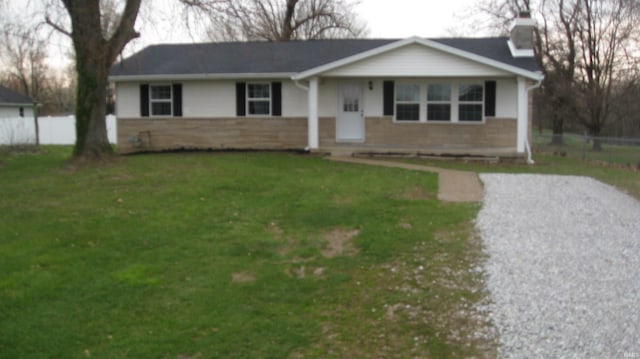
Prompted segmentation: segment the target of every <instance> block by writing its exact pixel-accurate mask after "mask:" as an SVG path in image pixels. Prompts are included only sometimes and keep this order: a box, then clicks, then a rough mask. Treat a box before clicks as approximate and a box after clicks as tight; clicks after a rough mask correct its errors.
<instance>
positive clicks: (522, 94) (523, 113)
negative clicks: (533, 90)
mask: <svg viewBox="0 0 640 359" xmlns="http://www.w3.org/2000/svg"><path fill="white" fill-rule="evenodd" d="M528 124H529V93H528V91H527V81H526V80H525V78H524V77H518V137H517V138H518V139H517V143H516V151H517V152H518V153H524V151H525V147H524V144H525V142H526V141H527V129H528V128H529V126H528Z"/></svg>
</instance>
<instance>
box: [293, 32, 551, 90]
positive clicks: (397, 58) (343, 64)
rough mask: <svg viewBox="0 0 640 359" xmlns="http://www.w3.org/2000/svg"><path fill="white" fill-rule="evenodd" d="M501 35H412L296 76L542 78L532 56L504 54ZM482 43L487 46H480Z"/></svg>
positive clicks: (504, 43) (301, 77)
mask: <svg viewBox="0 0 640 359" xmlns="http://www.w3.org/2000/svg"><path fill="white" fill-rule="evenodd" d="M498 39H500V40H498ZM501 39H502V38H491V39H440V40H428V39H422V38H418V37H412V38H409V39H405V40H399V41H396V42H394V43H390V44H387V45H384V46H381V47H378V48H375V49H372V50H369V51H366V52H362V53H359V54H356V55H354V56H351V57H348V58H344V59H341V60H338V61H335V62H332V63H328V64H324V65H322V66H319V67H317V68H313V69H311V70H308V71H305V72H302V73H299V74H297V75H296V76H294V79H303V78H308V77H311V76H316V75H320V74H324V75H330V76H349V75H352V76H358V75H360V76H372V75H374V74H377V75H379V76H457V77H459V76H487V75H488V76H500V75H504V74H507V73H509V74H518V75H521V76H524V77H527V78H530V79H534V80H538V79H540V78H541V75H540V74H538V73H536V72H535V70H536V69H537V66H536V64H535V62H534V61H533V59H532V58H531V59H527V60H529V61H518V60H522V59H515V58H513V57H512V56H511V55H510V54H505V53H504V50H505V49H506V51H509V50H508V45H507V41H506V39H504V41H502V40H501ZM473 40H485V41H473ZM489 40H490V41H489ZM498 41H499V42H498ZM479 44H483V45H484V46H482V47H480V46H477V45H479ZM455 45H457V46H455ZM488 45H492V46H488ZM425 60H426V61H428V62H425Z"/></svg>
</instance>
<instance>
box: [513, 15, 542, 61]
mask: <svg viewBox="0 0 640 359" xmlns="http://www.w3.org/2000/svg"><path fill="white" fill-rule="evenodd" d="M535 25H536V22H535V21H534V20H533V19H532V18H531V13H529V12H528V11H521V12H520V14H519V15H518V17H517V18H516V19H515V20H513V23H512V24H511V27H510V28H509V30H510V36H509V49H510V50H511V55H513V57H533V28H534V27H535Z"/></svg>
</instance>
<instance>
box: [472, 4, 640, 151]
mask: <svg viewBox="0 0 640 359" xmlns="http://www.w3.org/2000/svg"><path fill="white" fill-rule="evenodd" d="M478 6H479V9H480V10H481V11H483V12H484V13H485V14H489V15H491V16H492V17H493V18H494V21H493V23H494V24H495V26H494V29H499V31H501V32H505V31H506V27H505V25H506V24H508V23H509V22H510V20H509V18H513V17H514V16H515V14H516V11H521V10H529V11H531V12H533V13H534V14H535V15H536V16H535V17H536V18H537V20H538V26H537V28H536V30H535V38H536V44H535V50H536V51H535V53H536V57H537V59H538V61H539V64H540V66H541V68H542V69H543V72H544V73H545V80H544V83H543V86H542V89H541V93H540V96H539V98H541V99H542V101H543V102H544V106H542V107H543V109H544V113H545V114H546V115H547V116H548V117H549V118H550V119H551V125H552V129H553V133H554V141H556V142H560V141H561V136H562V132H563V127H564V125H565V122H566V120H567V119H569V120H573V121H575V122H577V123H579V124H581V125H582V126H583V127H584V128H585V129H586V130H587V131H588V132H589V134H591V135H593V136H597V135H599V134H600V132H601V131H602V128H603V126H604V125H605V124H606V122H607V121H609V120H611V118H612V117H613V112H612V110H613V108H612V106H613V104H614V103H616V102H619V101H618V100H616V97H619V96H627V95H628V93H629V91H630V89H632V88H633V86H622V83H628V84H631V85H633V84H634V83H635V81H628V77H629V74H630V73H635V75H633V76H636V77H635V78H636V79H637V66H638V57H639V56H640V54H639V52H640V49H639V48H638V42H637V41H638V39H639V38H640V28H639V27H638V26H637V24H639V23H640V19H639V16H640V15H639V14H640V9H639V8H640V2H638V1H637V0H540V1H539V2H537V3H533V2H530V1H517V0H484V1H480V2H479V5H478ZM505 14H506V15H505ZM633 69H636V71H633ZM614 88H615V91H614ZM626 89H629V90H626ZM593 149H594V150H598V149H600V142H599V141H594V142H593Z"/></svg>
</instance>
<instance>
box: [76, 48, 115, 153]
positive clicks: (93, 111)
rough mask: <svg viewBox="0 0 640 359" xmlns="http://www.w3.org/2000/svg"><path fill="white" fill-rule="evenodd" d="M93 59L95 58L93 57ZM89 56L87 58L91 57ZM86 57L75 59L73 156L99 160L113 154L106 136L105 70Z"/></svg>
mask: <svg viewBox="0 0 640 359" xmlns="http://www.w3.org/2000/svg"><path fill="white" fill-rule="evenodd" d="M94 56H96V55H94ZM94 56H90V57H94ZM87 57H88V56H87V55H85V56H76V68H77V72H78V85H77V93H76V144H75V147H74V149H73V155H74V156H76V157H78V156H84V157H93V158H100V157H103V156H108V155H111V154H113V148H112V147H111V145H110V144H109V140H108V137H107V125H106V122H105V116H106V108H107V104H106V100H105V99H106V88H107V71H108V70H107V69H105V65H104V64H96V63H95V61H91V60H90V58H87Z"/></svg>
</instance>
